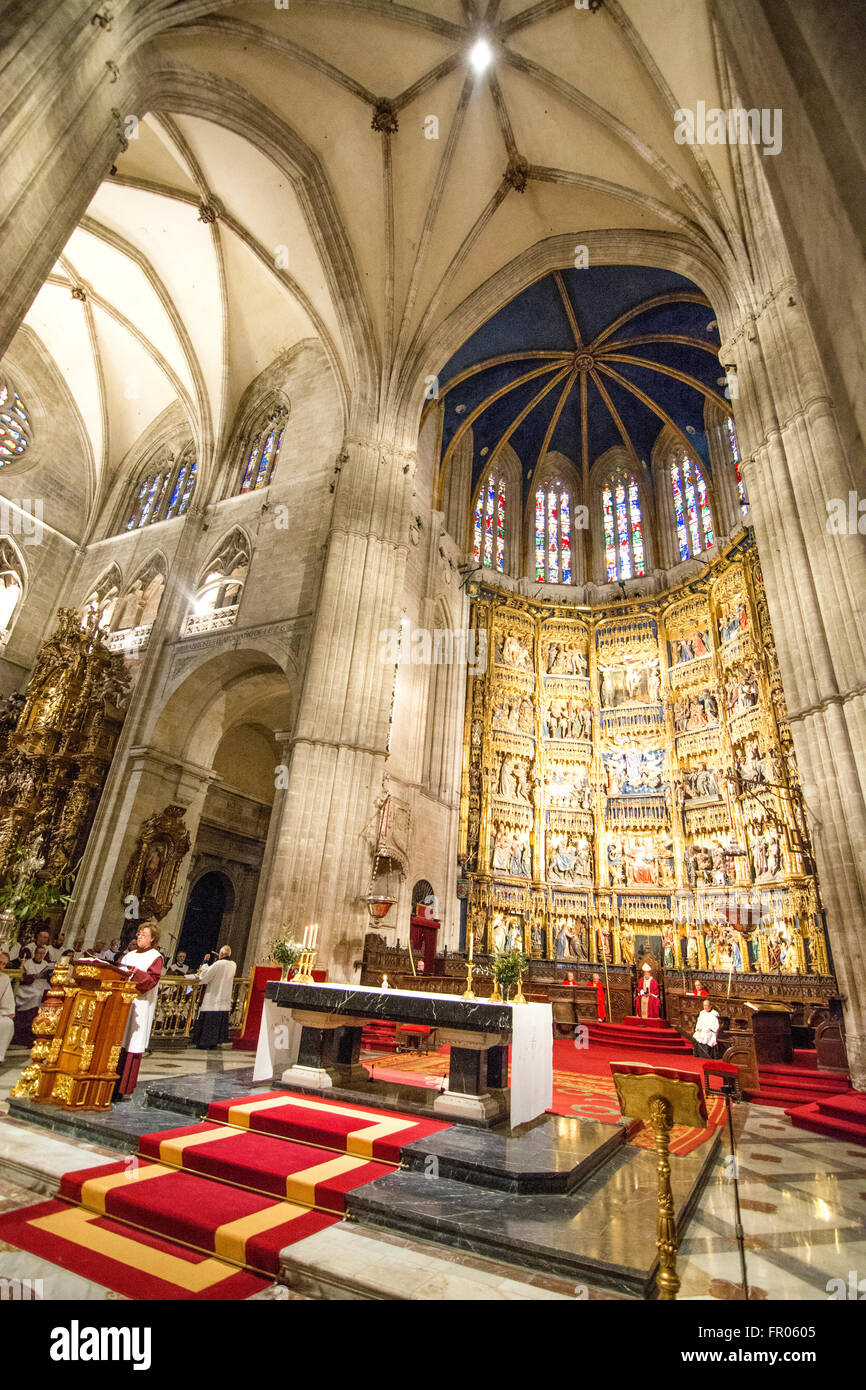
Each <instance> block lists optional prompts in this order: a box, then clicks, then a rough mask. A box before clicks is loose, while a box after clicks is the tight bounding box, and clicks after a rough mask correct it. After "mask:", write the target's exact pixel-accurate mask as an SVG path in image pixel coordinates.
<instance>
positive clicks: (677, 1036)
mask: <svg viewBox="0 0 866 1390" xmlns="http://www.w3.org/2000/svg"><path fill="white" fill-rule="evenodd" d="M586 1029H587V1032H588V1034H589V1041H590V1043H591V1044H598V1045H600V1046H601V1047H617V1048H619V1050H620V1052H626V1053H627V1052H640V1053H641V1054H643V1053H644V1052H647V1051H653V1052H657V1053H664V1052H666V1053H668V1054H670V1053H676V1054H677V1063H679V1058H680V1056H686V1057H690V1056H691V1055H692V1049H691V1044H690V1043H688V1042H686V1039H685V1038H684V1037H683V1035H682V1034H681V1033H678V1032H677V1030H676V1028H673V1027H672V1026H671V1024H670V1023H668V1022H667V1020H666V1019H663V1018H650V1019H644V1018H634V1017H631V1018H624V1019H623V1020H622V1022H621V1023H588V1024H587V1025H586Z"/></svg>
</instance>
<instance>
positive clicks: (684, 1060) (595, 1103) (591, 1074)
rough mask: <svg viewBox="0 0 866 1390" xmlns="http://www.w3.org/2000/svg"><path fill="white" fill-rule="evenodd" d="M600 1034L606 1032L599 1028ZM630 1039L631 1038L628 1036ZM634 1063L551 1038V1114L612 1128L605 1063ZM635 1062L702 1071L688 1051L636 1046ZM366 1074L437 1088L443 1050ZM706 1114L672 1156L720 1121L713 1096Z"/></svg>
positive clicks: (640, 1138) (648, 1144)
mask: <svg viewBox="0 0 866 1390" xmlns="http://www.w3.org/2000/svg"><path fill="white" fill-rule="evenodd" d="M604 1032H605V1034H606V1029H604ZM629 1036H631V1034H629ZM623 1060H630V1061H634V1060H635V1054H634V1050H630V1049H628V1048H623V1047H621V1046H618V1045H617V1046H613V1047H601V1046H599V1045H598V1044H595V1043H591V1044H590V1046H589V1047H588V1048H587V1047H575V1045H574V1042H573V1041H572V1040H571V1039H569V1038H557V1039H556V1040H555V1041H554V1044H553V1105H552V1106H551V1107H550V1109H551V1113H552V1114H554V1115H568V1116H571V1117H573V1118H574V1117H576V1118H578V1119H583V1120H600V1121H601V1123H602V1124H609V1125H615V1124H617V1123H618V1121H619V1119H620V1108H619V1101H618V1100H617V1098H616V1087H615V1086H614V1083H613V1079H612V1077H611V1074H610V1064H611V1062H617V1061H623ZM640 1060H641V1061H642V1062H647V1063H649V1064H650V1065H651V1066H658V1067H669V1066H670V1065H671V1063H672V1061H673V1060H675V1061H676V1065H677V1067H678V1068H679V1069H680V1070H685V1071H694V1072H695V1073H697V1074H698V1075H701V1074H702V1072H703V1064H702V1062H701V1060H700V1058H698V1057H693V1056H692V1055H691V1054H690V1053H689V1052H679V1051H678V1052H677V1054H676V1058H675V1059H674V1058H672V1057H671V1053H670V1052H669V1051H665V1050H663V1049H652V1050H650V1049H648V1048H645V1047H644V1048H641V1052H640ZM365 1065H366V1066H367V1068H368V1070H370V1071H372V1073H373V1075H374V1076H376V1077H381V1079H382V1080H390V1081H400V1082H402V1083H403V1084H405V1085H417V1086H422V1087H427V1088H429V1089H435V1090H439V1089H440V1087H441V1085H442V1077H443V1076H445V1075H447V1072H448V1048H447V1047H441V1048H439V1050H438V1051H437V1052H431V1053H430V1054H429V1055H428V1056H420V1057H419V1056H418V1054H417V1053H394V1054H393V1056H390V1057H383V1058H382V1059H381V1062H380V1061H379V1060H378V1059H377V1060H375V1061H370V1060H368V1061H367V1063H366V1064H365ZM707 1110H708V1112H709V1119H710V1123H709V1126H708V1128H707V1129H701V1130H698V1129H686V1128H685V1127H679V1128H677V1129H675V1130H674V1132H673V1137H672V1145H671V1149H672V1152H673V1153H677V1154H683V1153H691V1151H692V1149H696V1148H698V1147H699V1146H700V1145H701V1144H704V1143H706V1141H707V1139H708V1138H709V1137H710V1135H711V1134H713V1133H714V1131H715V1129H716V1128H717V1126H718V1125H720V1124H721V1123H723V1121H724V1116H725V1110H724V1103H723V1102H722V1101H721V1100H720V1099H719V1098H718V1097H715V1096H708V1097H707ZM629 1142H630V1143H633V1144H635V1145H636V1146H637V1147H638V1148H652V1147H653V1138H652V1134H651V1132H650V1131H649V1130H648V1129H647V1128H646V1127H645V1126H641V1128H640V1129H639V1130H638V1131H637V1132H636V1133H635V1134H634V1135H633V1136H632V1138H631V1139H630V1141H629Z"/></svg>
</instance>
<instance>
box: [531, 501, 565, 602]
mask: <svg viewBox="0 0 866 1390" xmlns="http://www.w3.org/2000/svg"><path fill="white" fill-rule="evenodd" d="M535 577H536V579H538V580H540V581H541V582H542V583H543V582H544V581H545V580H546V581H547V583H548V584H570V583H571V497H570V495H569V492H568V489H567V488H566V487H565V485H564V484H563V483H561V482H559V481H558V480H557V481H552V482H550V483H547V484H546V485H545V486H544V487H540V488H538V490H537V492H536V494H535Z"/></svg>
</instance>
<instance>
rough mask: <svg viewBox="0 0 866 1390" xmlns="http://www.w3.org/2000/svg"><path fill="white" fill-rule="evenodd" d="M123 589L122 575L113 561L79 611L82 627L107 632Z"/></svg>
mask: <svg viewBox="0 0 866 1390" xmlns="http://www.w3.org/2000/svg"><path fill="white" fill-rule="evenodd" d="M122 587H123V575H122V573H121V571H120V568H119V566H118V565H116V564H115V563H114V562H113V561H112V563H111V564H110V565H108V566H107V568H106V569H104V570H103V571H102V573H101V574H100V576H99V578H98V579H97V580H96V583H95V584H92V585H91V587H90V591H89V593H88V595H87V598H86V599H85V600H84V602H83V604H82V605H81V609H80V610H79V611H80V613H81V622H82V625H86V626H88V627H97V628H99V629H100V631H102V632H109V631H110V630H111V626H112V619H113V618H114V615H115V610H116V608H117V600H118V598H119V597H120V591H121V589H122Z"/></svg>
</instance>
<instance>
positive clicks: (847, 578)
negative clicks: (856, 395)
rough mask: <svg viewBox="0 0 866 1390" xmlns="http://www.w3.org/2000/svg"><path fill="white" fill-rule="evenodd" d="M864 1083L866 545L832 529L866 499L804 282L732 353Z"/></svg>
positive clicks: (758, 527) (855, 1063) (851, 1039)
mask: <svg viewBox="0 0 866 1390" xmlns="http://www.w3.org/2000/svg"><path fill="white" fill-rule="evenodd" d="M720 357H721V360H722V361H723V362H725V363H729V362H730V363H734V364H735V365H736V368H737V377H738V384H739V400H738V408H737V424H738V427H739V429H740V435H739V440H740V447H741V450H742V453H743V464H742V468H743V476H744V479H745V483H746V488H747V490H748V495H749V502H750V504H751V519H752V523H753V525H754V528H755V535H756V539H757V542H758V553H759V555H760V558H761V564H762V569H763V574H764V581H765V585H766V591H767V600H768V604H769V608H770V616H771V619H772V623H773V629H774V633H775V638H776V646H777V649H778V656H779V665H780V669H781V672H782V679H783V684H784V689H785V696H786V701H787V705H788V713H789V718H790V723H791V730H792V735H793V739H794V747H795V750H796V754H797V761H798V764H799V768H800V775H801V779H802V784H803V793H804V797H805V801H806V806H807V809H808V810H809V812H810V814H811V821H812V826H811V828H812V833H813V837H814V840H815V851H816V855H817V859H818V864H819V872H820V881H821V890H822V894H823V897H824V902H825V905H826V908H827V919H828V926H829V931H830V941H831V946H832V948H833V956H834V964H835V969H836V976H837V979H838V981H839V987H840V992H841V994H842V996H843V1001H844V1012H845V1025H846V1036H847V1045H848V1059H849V1064H850V1068H851V1076H852V1080H853V1082H854V1085H855V1086H856V1087H857V1088H858V1089H866V932H864V928H863V924H864V920H866V771H864V770H866V621H864V619H866V538H864V536H862V535H860V534H858V533H857V532H856V530H855V531H854V532H853V533H852V532H848V531H846V532H843V533H840V534H837V533H836V532H835V531H834V530H833V529H831V528H830V526H828V522H830V519H831V515H832V509H833V502H834V499H845V500H846V502H847V498H848V495H849V492H851V491H854V492H855V494H856V495H857V496H862V495H863V494H864V492H866V477H864V468H863V463H862V461H857V462H856V463H855V462H852V461H851V460H850V459H849V458H847V457H846V455H845V452H844V448H843V444H842V440H841V436H840V432H839V429H838V425H837V421H836V415H835V411H834V407H833V402H832V400H831V399H830V396H829V394H828V390H827V385H826V381H825V378H824V374H823V371H822V368H821V364H820V361H819V358H818V354H817V350H816V347H815V342H814V338H813V335H812V332H811V329H810V326H809V323H808V321H807V319H806V316H805V314H804V311H803V308H802V304H801V298H800V293H799V289H798V286H797V284H796V282H795V280H794V279H793V278H786V279H784V280H782V281H780V282H779V283H777V285H776V286H775V288H774V290H773V292H772V293H771V294H769V295H767V296H766V298H765V300H764V302H763V304H762V305H761V307H760V308H759V309H758V310H757V311H756V312H755V313H754V314H753V315H751V316H750V317H749V318H748V319H747V320H746V321H745V322H744V323H743V324H742V325H741V326H740V327H739V328H738V329H737V331H736V332H735V333H734V334H733V336H732V338H731V341H730V342H729V343H727V344H725V346H724V347H723V348H722V350H721V353H720Z"/></svg>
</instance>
